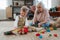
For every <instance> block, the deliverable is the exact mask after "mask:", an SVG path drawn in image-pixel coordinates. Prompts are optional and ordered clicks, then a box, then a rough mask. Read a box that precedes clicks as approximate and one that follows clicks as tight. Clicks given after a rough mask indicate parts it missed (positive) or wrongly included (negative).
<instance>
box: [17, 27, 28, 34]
mask: <svg viewBox="0 0 60 40" xmlns="http://www.w3.org/2000/svg"><path fill="white" fill-rule="evenodd" d="M18 33H19V34H21V35H22V34H27V33H28V28H27V27H24V28H22V29H20V30H19V31H18Z"/></svg>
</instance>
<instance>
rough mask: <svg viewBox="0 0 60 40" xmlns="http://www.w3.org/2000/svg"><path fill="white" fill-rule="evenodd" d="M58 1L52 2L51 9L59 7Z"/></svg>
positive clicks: (59, 0) (53, 0)
mask: <svg viewBox="0 0 60 40" xmlns="http://www.w3.org/2000/svg"><path fill="white" fill-rule="evenodd" d="M59 5H60V0H52V7H55V6H59Z"/></svg>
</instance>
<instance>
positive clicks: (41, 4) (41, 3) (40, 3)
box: [37, 2, 45, 9]
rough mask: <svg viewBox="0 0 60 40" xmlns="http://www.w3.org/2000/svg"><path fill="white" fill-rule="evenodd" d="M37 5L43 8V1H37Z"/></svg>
mask: <svg viewBox="0 0 60 40" xmlns="http://www.w3.org/2000/svg"><path fill="white" fill-rule="evenodd" d="M38 5H40V6H41V7H42V8H43V9H44V8H45V6H44V4H43V2H39V3H38V4H37V6H38Z"/></svg>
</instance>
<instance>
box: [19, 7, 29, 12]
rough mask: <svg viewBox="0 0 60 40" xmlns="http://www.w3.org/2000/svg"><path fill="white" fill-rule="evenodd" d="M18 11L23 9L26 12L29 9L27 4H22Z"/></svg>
mask: <svg viewBox="0 0 60 40" xmlns="http://www.w3.org/2000/svg"><path fill="white" fill-rule="evenodd" d="M20 11H24V12H27V13H28V11H29V8H28V7H27V6H22V7H21V9H20Z"/></svg>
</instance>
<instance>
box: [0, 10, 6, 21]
mask: <svg viewBox="0 0 60 40" xmlns="http://www.w3.org/2000/svg"><path fill="white" fill-rule="evenodd" d="M3 19H6V11H5V10H0V20H3Z"/></svg>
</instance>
